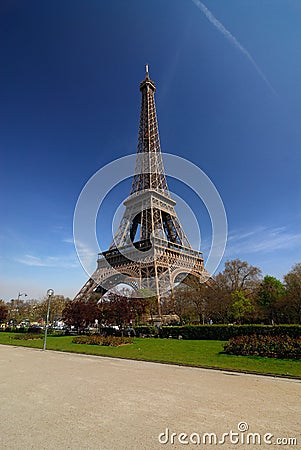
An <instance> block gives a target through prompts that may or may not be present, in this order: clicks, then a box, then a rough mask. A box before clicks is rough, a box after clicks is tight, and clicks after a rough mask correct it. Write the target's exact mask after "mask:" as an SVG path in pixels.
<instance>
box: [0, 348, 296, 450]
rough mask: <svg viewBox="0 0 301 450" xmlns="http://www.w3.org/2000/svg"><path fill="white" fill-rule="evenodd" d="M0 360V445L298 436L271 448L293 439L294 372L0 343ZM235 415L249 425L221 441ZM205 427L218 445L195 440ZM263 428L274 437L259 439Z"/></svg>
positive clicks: (129, 445) (139, 447)
mask: <svg viewBox="0 0 301 450" xmlns="http://www.w3.org/2000/svg"><path fill="white" fill-rule="evenodd" d="M0 364H1V372H0V374H1V375H0V405H1V406H0V407H1V410H0V411H1V421H0V449H1V450H3V449H4V450H15V449H20V450H21V449H22V450H29V449H63V450H64V449H79V450H81V449H91V450H92V449H93V450H94V449H101V450H102V449H108V450H115V449H116V450H117V449H125V450H127V449H131V450H143V449H150V450H151V449H160V448H161V449H164V448H177V449H178V448H212V447H215V448H224V449H227V450H228V449H231V448H233V449H243V448H246V449H247V448H248V449H252V450H253V449H255V448H258V449H265V448H266V449H271V448H275V445H268V442H271V443H272V444H274V443H275V442H276V439H277V438H285V439H288V438H297V441H298V445H292V444H289V445H277V447H278V448H279V447H280V448H281V447H285V448H300V447H301V434H300V417H301V382H300V381H297V380H288V379H281V378H272V377H262V376H256V375H244V374H233V373H227V372H219V371H213V370H205V369H197V368H189V367H179V366H169V365H164V364H155V363H148V362H139V361H128V360H119V359H111V358H103V357H94V356H84V355H75V354H67V353H59V352H53V351H49V350H47V351H46V352H43V351H41V350H35V349H30V348H21V347H12V346H4V345H0ZM240 422H246V423H247V424H248V427H249V429H248V431H246V432H243V431H241V432H240V433H239V434H238V436H236V435H232V437H231V439H232V441H233V440H234V441H235V439H236V440H237V439H238V443H237V444H236V445H234V443H233V444H232V443H231V441H230V440H229V439H230V436H225V437H224V440H225V441H226V443H225V444H221V443H220V442H221V441H222V440H223V438H222V434H223V433H230V430H233V432H238V424H239V423H240ZM244 426H245V427H246V425H243V424H240V425H239V427H240V428H241V430H243V427H244ZM166 429H168V436H167V433H166ZM181 432H182V433H186V435H187V437H185V436H180V440H182V441H184V442H185V441H186V442H188V444H181V443H180V442H179V434H180V433H181ZM160 433H163V434H162V435H161V441H162V444H160V443H159V439H158V436H159V434H160ZM171 433H177V435H176V436H174V438H172V437H171ZM192 433H197V434H192ZM204 433H215V434H216V436H217V442H219V443H218V445H213V444H212V445H210V444H209V440H210V439H212V442H214V441H213V440H214V436H213V435H212V436H207V438H206V443H203V441H202V439H204ZM248 433H259V434H260V440H261V445H254V444H249V445H247V444H246V443H243V441H246V439H247V438H248V439H250V440H251V442H252V436H249V437H248V436H247V435H248ZM266 433H271V434H273V437H266V439H267V443H264V442H263V441H264V435H265V434H266ZM198 439H201V444H200V445H196V443H197V442H198ZM258 439H259V438H258V437H257V441H256V442H258ZM285 439H284V441H283V442H286V441H285ZM173 440H174V442H175V443H174V444H172V441H173ZM165 441H166V442H167V443H166V444H164V442H165Z"/></svg>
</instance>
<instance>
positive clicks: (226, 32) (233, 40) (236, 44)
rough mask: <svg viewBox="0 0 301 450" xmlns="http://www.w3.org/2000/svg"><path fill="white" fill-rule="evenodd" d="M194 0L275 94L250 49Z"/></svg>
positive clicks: (200, 3)
mask: <svg viewBox="0 0 301 450" xmlns="http://www.w3.org/2000/svg"><path fill="white" fill-rule="evenodd" d="M192 1H193V3H194V4H195V5H196V6H197V7H198V8H199V10H200V11H202V13H203V14H204V15H205V16H206V17H207V19H208V20H209V22H211V23H212V25H214V26H215V28H216V29H217V30H218V31H219V32H220V33H221V34H222V35H223V36H224V37H225V38H226V39H227V40H228V41H230V42H231V44H232V45H233V46H234V47H236V48H237V49H238V50H239V51H240V52H241V53H242V54H243V55H244V56H245V57H246V58H247V59H248V60H249V61H250V62H251V64H252V65H253V67H254V68H255V70H256V71H257V73H258V74H259V76H260V77H261V78H262V79H263V81H264V82H265V83H266V85H267V86H268V87H269V89H270V90H271V91H272V92H273V94H276V92H275V90H274V88H273V87H272V86H271V84H270V82H269V81H268V79H267V78H266V76H265V75H264V73H263V72H262V70H261V69H260V67H259V66H258V65H257V63H256V61H255V60H254V58H253V57H252V55H251V54H250V53H249V52H248V50H246V49H245V48H244V46H243V45H242V44H241V43H240V42H239V41H238V40H237V39H236V37H235V36H233V34H232V33H230V31H229V30H227V28H225V27H224V25H223V24H222V23H221V22H220V21H219V20H218V19H217V18H216V17H215V16H214V15H213V14H212V12H211V11H210V10H209V9H208V8H207V7H206V6H205V5H204V4H203V3H202V2H201V1H200V0H192Z"/></svg>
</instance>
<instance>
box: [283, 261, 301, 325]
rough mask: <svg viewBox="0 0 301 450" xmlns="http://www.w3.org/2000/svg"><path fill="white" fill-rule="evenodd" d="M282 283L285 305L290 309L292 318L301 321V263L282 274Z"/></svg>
mask: <svg viewBox="0 0 301 450" xmlns="http://www.w3.org/2000/svg"><path fill="white" fill-rule="evenodd" d="M284 283H285V290H286V292H285V300H286V302H287V305H286V306H287V307H288V308H289V309H291V310H292V312H293V320H295V321H297V322H299V323H301V263H298V264H295V265H294V266H293V268H292V270H291V271H290V272H289V273H288V274H286V275H284Z"/></svg>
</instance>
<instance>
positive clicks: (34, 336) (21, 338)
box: [13, 333, 43, 341]
mask: <svg viewBox="0 0 301 450" xmlns="http://www.w3.org/2000/svg"><path fill="white" fill-rule="evenodd" d="M13 339H16V340H19V341H31V340H34V339H43V336H42V335H41V334H37V333H29V334H27V333H26V334H20V335H19V336H13Z"/></svg>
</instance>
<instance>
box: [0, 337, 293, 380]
mask: <svg viewBox="0 0 301 450" xmlns="http://www.w3.org/2000/svg"><path fill="white" fill-rule="evenodd" d="M16 337H17V338H19V339H18V340H16V339H15V338H16ZM23 337H26V334H24V335H22V334H20V333H19V334H18V333H17V334H14V333H0V344H9V345H18V346H19V345H21V346H27V347H35V348H39V349H42V347H43V336H42V335H41V336H40V339H37V340H23ZM20 338H21V339H20ZM73 339H74V338H73V337H72V336H57V337H55V336H48V338H47V348H48V349H50V350H59V351H63V352H72V353H73V352H74V353H85V354H90V355H98V356H110V357H117V358H128V359H136V360H142V361H154V362H155V361H156V362H165V363H170V364H181V365H189V366H197V367H208V368H216V369H225V370H232V371H242V372H250V373H260V374H272V375H277V376H289V377H295V378H300V379H301V361H300V360H290V359H276V358H263V357H260V356H256V357H250V356H234V355H226V354H225V353H223V341H215V340H184V339H183V340H177V339H151V338H147V339H143V338H135V339H134V341H133V343H132V344H130V345H122V346H119V347H106V346H99V345H87V344H75V343H73V342H72V341H73Z"/></svg>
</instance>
